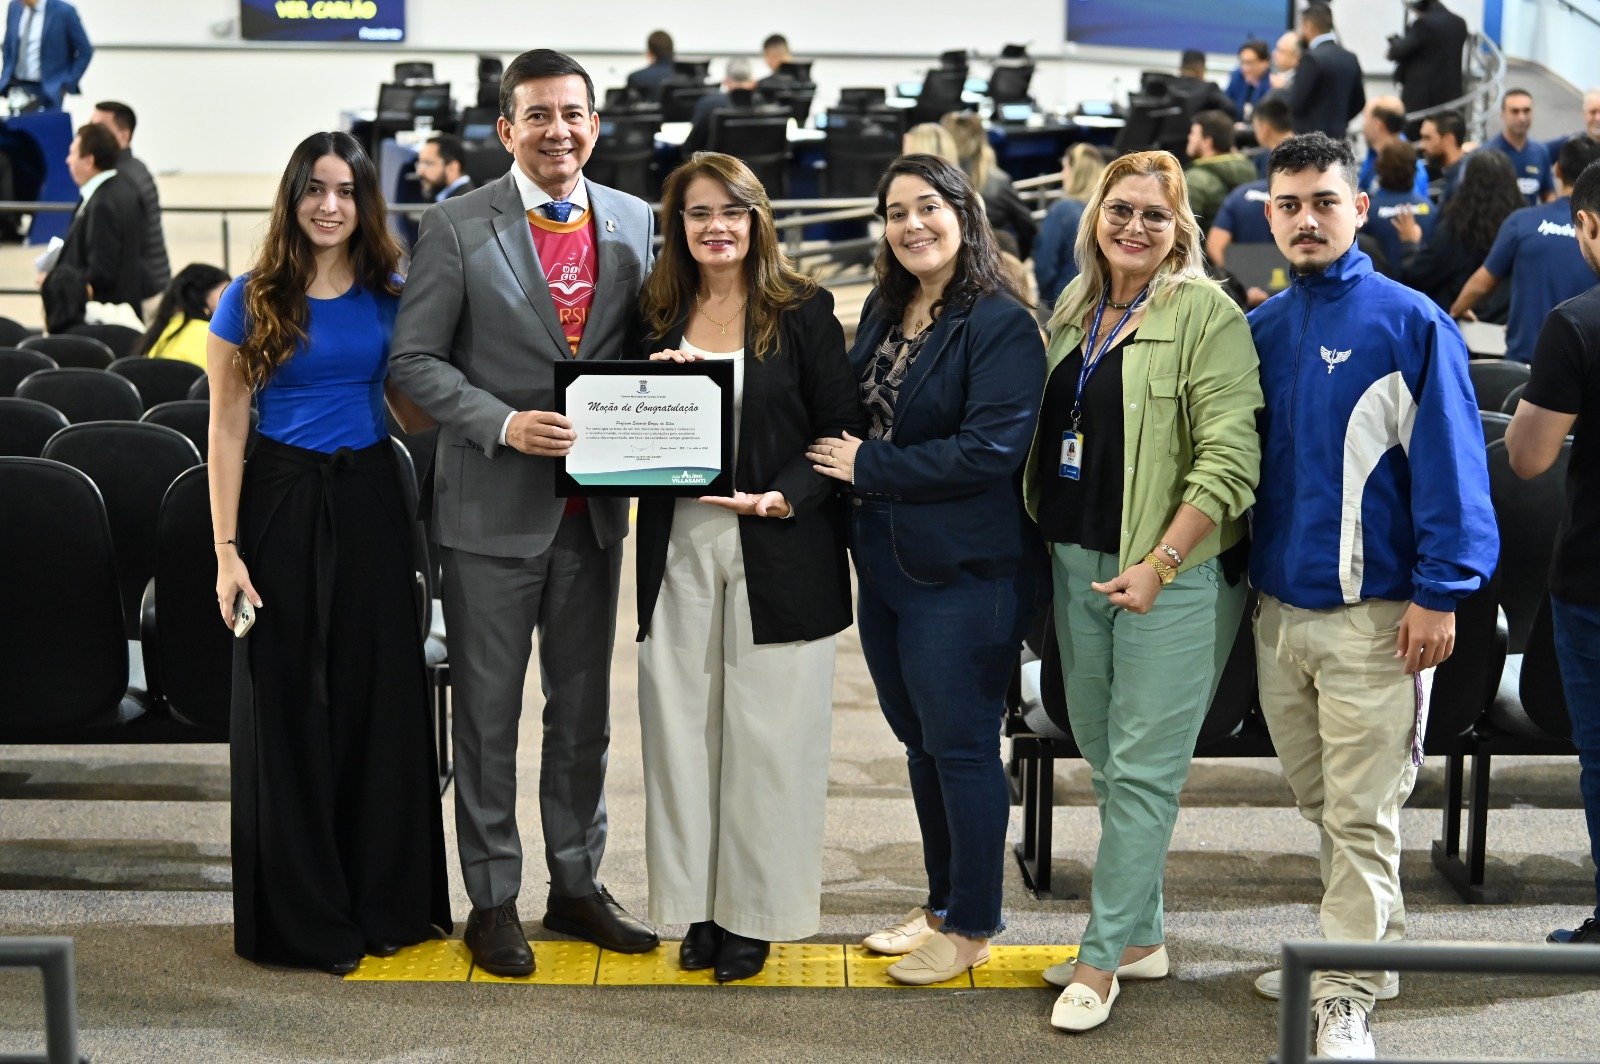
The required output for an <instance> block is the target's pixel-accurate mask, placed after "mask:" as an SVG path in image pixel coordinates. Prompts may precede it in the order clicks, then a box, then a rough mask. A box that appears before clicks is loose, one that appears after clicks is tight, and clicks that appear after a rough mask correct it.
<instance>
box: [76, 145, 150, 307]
mask: <svg viewBox="0 0 1600 1064" xmlns="http://www.w3.org/2000/svg"><path fill="white" fill-rule="evenodd" d="M144 238H145V223H144V206H143V205H142V204H141V203H140V202H139V193H138V190H137V189H136V188H134V185H133V183H132V182H131V181H129V180H128V179H127V178H125V177H122V176H120V175H116V174H113V175H112V176H111V177H109V178H107V179H106V182H105V184H103V185H101V186H100V187H99V188H98V189H96V190H95V193H94V195H93V196H91V197H89V202H88V203H85V204H82V205H80V206H79V207H78V209H77V211H75V212H74V213H73V215H72V224H71V226H70V227H69V228H68V229H67V238H66V241H65V242H64V244H63V245H62V248H61V257H60V258H59V259H57V260H56V261H57V263H58V264H61V265H67V266H75V267H77V268H78V269H79V270H80V271H82V273H83V276H84V279H85V280H86V281H88V282H89V287H90V288H92V289H93V290H94V298H95V299H96V300H98V301H99V302H101V303H127V304H129V305H130V306H132V307H133V309H134V310H135V311H137V310H138V309H139V304H140V302H141V301H143V299H144V298H145V295H146V288H147V286H146V284H145V270H144Z"/></svg>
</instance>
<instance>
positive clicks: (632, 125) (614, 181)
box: [583, 111, 661, 200]
mask: <svg viewBox="0 0 1600 1064" xmlns="http://www.w3.org/2000/svg"><path fill="white" fill-rule="evenodd" d="M660 128H661V112H660V111H640V112H627V111H619V112H617V113H614V114H603V115H601V116H600V135H599V136H598V137H597V138H595V142H594V152H593V153H592V154H591V155H590V156H589V161H588V162H587V163H586V164H584V167H583V172H584V173H585V174H586V175H589V176H590V177H592V178H593V179H594V180H595V181H598V182H600V184H602V185H609V186H610V187H611V188H615V189H618V190H620V191H623V192H626V193H628V194H630V195H633V196H638V197H639V198H641V199H646V200H648V199H654V198H655V195H656V191H657V190H656V188H655V182H654V181H653V180H652V179H651V174H650V164H651V162H652V161H653V160H654V159H655V151H656V131H657V130H659V129H660Z"/></svg>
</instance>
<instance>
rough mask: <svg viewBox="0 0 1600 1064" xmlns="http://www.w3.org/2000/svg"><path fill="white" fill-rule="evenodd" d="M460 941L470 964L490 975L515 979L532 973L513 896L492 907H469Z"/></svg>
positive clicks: (531, 952)
mask: <svg viewBox="0 0 1600 1064" xmlns="http://www.w3.org/2000/svg"><path fill="white" fill-rule="evenodd" d="M461 941H462V942H464V943H466V946H467V949H468V950H470V951H471V952H472V963H473V964H476V965H477V966H478V967H479V968H482V969H483V970H484V971H486V972H488V973H489V974H491V975H500V976H506V977H508V978H518V977H520V976H524V975H532V974H533V949H532V948H531V947H529V945H528V936H527V935H525V934H523V933H522V921H521V920H519V919H518V918H517V900H516V899H515V898H512V899H511V900H510V901H506V902H501V903H500V904H499V905H496V906H495V907H493V908H492V909H474V910H472V915H471V916H468V917H467V929H466V930H465V931H463V932H462V934H461Z"/></svg>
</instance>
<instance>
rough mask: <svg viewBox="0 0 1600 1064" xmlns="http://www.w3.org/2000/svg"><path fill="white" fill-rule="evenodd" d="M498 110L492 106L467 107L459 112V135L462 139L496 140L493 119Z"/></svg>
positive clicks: (498, 113) (497, 116)
mask: <svg viewBox="0 0 1600 1064" xmlns="http://www.w3.org/2000/svg"><path fill="white" fill-rule="evenodd" d="M499 117H500V112H499V110H498V109H497V108H494V107H468V108H466V109H465V110H463V111H462V112H461V129H460V131H459V132H460V136H461V139H462V140H464V141H468V142H469V143H470V142H473V141H490V140H492V141H496V142H498V140H499V138H498V137H497V136H496V133H495V125H496V122H495V120H496V119H497V118H499Z"/></svg>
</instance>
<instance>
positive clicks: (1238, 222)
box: [1206, 178, 1272, 267]
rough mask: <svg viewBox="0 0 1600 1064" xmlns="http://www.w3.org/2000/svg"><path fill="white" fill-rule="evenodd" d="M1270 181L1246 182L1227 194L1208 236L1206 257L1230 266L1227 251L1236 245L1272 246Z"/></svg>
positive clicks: (1220, 264) (1221, 264) (1219, 263)
mask: <svg viewBox="0 0 1600 1064" xmlns="http://www.w3.org/2000/svg"><path fill="white" fill-rule="evenodd" d="M1271 200H1272V197H1271V196H1269V195H1267V180H1266V178H1262V179H1261V180H1259V181H1246V182H1245V183H1244V184H1242V185H1240V186H1239V187H1238V188H1235V189H1234V190H1233V191H1232V192H1229V193H1228V198H1227V199H1225V200H1223V201H1222V206H1221V207H1219V208H1218V209H1217V219H1216V221H1214V222H1212V223H1211V232H1209V233H1207V234H1206V257H1207V258H1209V259H1210V260H1211V261H1212V262H1214V263H1216V264H1217V265H1218V266H1224V267H1225V266H1227V264H1228V262H1227V260H1228V248H1229V247H1230V246H1231V245H1233V244H1270V243H1272V227H1271V226H1270V225H1268V224H1267V204H1268V203H1269V202H1271Z"/></svg>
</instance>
